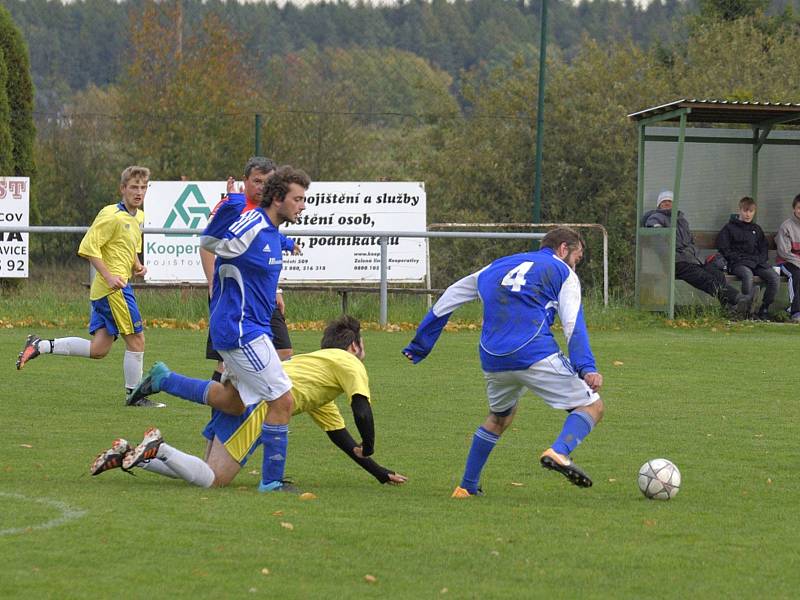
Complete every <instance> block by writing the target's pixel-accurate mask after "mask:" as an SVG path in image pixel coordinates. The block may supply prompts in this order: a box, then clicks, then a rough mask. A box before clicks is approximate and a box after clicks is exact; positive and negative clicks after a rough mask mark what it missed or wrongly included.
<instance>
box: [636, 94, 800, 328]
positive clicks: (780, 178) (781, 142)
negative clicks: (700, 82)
mask: <svg viewBox="0 0 800 600" xmlns="http://www.w3.org/2000/svg"><path fill="white" fill-rule="evenodd" d="M628 117H629V118H631V119H633V120H634V121H636V123H637V125H638V127H639V170H638V182H637V195H636V223H637V225H636V301H637V305H638V306H639V307H640V308H642V309H645V310H650V311H664V312H666V313H668V314H669V316H670V318H672V317H673V316H674V314H675V304H676V303H683V302H684V301H685V300H687V299H691V296H692V292H691V291H690V290H691V289H693V288H690V286H688V284H686V283H685V282H683V281H678V282H676V281H675V261H674V256H675V235H674V231H675V224H676V219H677V214H678V210H679V209H680V210H681V211H682V212H683V213H684V214H685V215H686V218H687V219H688V220H689V224H690V225H691V228H692V232H693V233H694V234H695V237H696V238H699V239H700V240H703V239H705V240H710V242H707V243H705V244H703V243H700V244H699V246H701V247H702V246H705V247H706V248H708V247H714V246H715V242H714V240H715V234H716V232H718V231H719V230H720V229H721V228H722V227H723V226H724V225H725V223H727V221H728V219H729V218H730V215H731V214H732V213H736V212H737V209H738V201H739V199H741V198H742V197H743V196H752V197H753V198H755V199H756V202H757V203H758V212H757V214H756V221H757V222H758V223H759V225H761V227H762V228H763V229H764V231H765V232H767V234H768V235H769V234H770V233H774V232H775V231H776V230H777V228H778V226H779V225H780V224H781V223H782V222H783V221H784V220H785V219H786V218H787V217H788V216H789V215H790V214H791V211H792V199H793V198H794V197H795V195H797V194H798V193H800V130H798V129H789V128H786V127H784V128H782V129H780V130H777V129H776V128H778V127H779V126H786V125H800V104H781V103H769V102H765V103H759V102H726V101H716V100H677V101H675V102H671V103H669V104H664V105H661V106H655V107H653V108H648V109H646V110H642V111H639V112H635V113H632V114H630V115H628ZM687 123H691V124H693V125H695V124H696V126H693V127H687ZM670 124H671V125H670ZM675 124H677V126H676V125H675ZM656 125H659V126H656ZM719 125H728V126H727V127H720V126H719ZM664 189H670V190H672V191H673V194H674V199H673V210H672V226H671V227H670V228H668V229H667V228H655V229H653V228H645V227H643V220H642V217H643V216H644V214H645V213H647V212H648V211H649V210H651V209H654V208H656V198H657V197H658V194H659V192H660V191H661V190H664ZM696 293H697V294H701V295H703V296H705V295H704V294H702V293H701V292H696ZM706 299H708V297H707V296H706Z"/></svg>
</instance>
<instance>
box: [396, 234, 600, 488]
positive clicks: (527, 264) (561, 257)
mask: <svg viewBox="0 0 800 600" xmlns="http://www.w3.org/2000/svg"><path fill="white" fill-rule="evenodd" d="M541 246H542V247H541V249H540V250H539V251H537V252H524V253H521V254H514V255H512V256H506V257H503V258H499V259H497V260H495V261H494V262H493V263H491V264H490V265H488V266H487V267H484V268H483V269H481V270H480V271H477V272H476V273H473V274H472V275H468V276H467V277H464V278H463V279H461V280H460V281H457V282H456V283H454V284H453V285H451V286H450V287H449V288H447V290H445V292H444V294H442V296H441V298H439V300H438V301H437V302H436V304H434V306H433V308H432V309H431V310H430V311H429V312H428V314H427V315H426V316H425V318H424V319H423V320H422V322H421V323H420V325H419V327H418V329H417V333H416V335H415V336H414V339H413V340H412V341H411V343H410V344H409V345H408V346H407V347H406V348H405V349H404V350H403V354H404V355H405V356H406V357H407V358H408V359H410V360H411V361H413V362H414V363H415V364H416V363H418V362H419V361H421V360H422V359H423V358H425V357H426V356H427V355H428V354H429V353H430V351H431V350H432V349H433V346H434V344H435V343H436V340H437V339H438V338H439V335H440V334H441V332H442V329H444V326H445V325H446V324H447V321H448V319H449V318H450V315H451V314H452V312H453V311H454V310H455V309H456V308H458V307H459V306H461V305H462V304H466V303H467V302H470V301H471V300H477V299H478V298H480V299H481V301H482V302H483V327H482V329H481V339H480V345H479V354H480V359H481V366H482V367H483V371H484V377H485V378H486V390H487V395H488V398H489V416H488V417H487V418H486V421H485V422H484V423H483V425H482V426H480V427H478V429H477V431H476V432H475V435H474V436H473V438H472V446H471V448H470V451H469V455H468V456H467V465H466V468H465V469H464V476H463V478H462V480H461V484H460V485H459V486H458V487H456V489H455V491H454V492H453V498H469V497H471V496H475V495H479V494H481V493H482V491H481V488H480V486H479V484H480V477H481V471H482V470H483V467H484V465H485V464H486V461H487V460H488V458H489V454H490V453H491V452H492V450H493V449H494V447H495V445H496V444H497V442H498V440H499V439H500V436H501V435H502V434H503V432H504V431H505V430H506V429H507V428H508V426H509V425H511V422H512V421H513V419H514V414H515V413H516V411H517V407H518V402H519V399H520V398H521V397H522V395H523V394H524V393H525V390H526V389H529V390H531V391H532V392H533V393H535V394H537V395H538V396H540V397H541V398H542V399H543V400H544V401H545V402H546V403H547V404H549V405H550V406H552V407H553V408H559V409H564V410H566V411H568V412H569V415H567V418H566V421H565V422H564V426H563V428H562V430H561V434H560V435H559V436H558V439H556V441H555V442H554V443H553V445H552V446H551V447H550V448H548V449H547V450H545V451H544V452H543V453H542V455H541V456H540V458H539V461H540V463H541V464H542V466H543V467H545V468H547V469H552V470H554V471H558V472H559V473H561V474H562V475H564V476H565V477H567V479H569V480H570V481H571V482H572V483H574V484H575V485H577V486H580V487H589V486H591V485H592V480H591V479H590V478H589V476H588V475H587V474H586V473H584V472H583V470H582V469H581V468H580V467H578V466H577V465H576V464H575V463H574V462H572V459H571V458H570V454H571V452H572V451H573V450H574V449H575V448H576V447H577V445H578V444H580V443H581V442H582V441H583V440H584V438H586V436H587V435H589V433H590V432H591V430H592V428H593V427H594V426H595V425H596V424H597V423H598V422H599V421H600V419H602V417H603V411H604V406H603V401H602V400H601V399H600V396H599V395H598V394H597V391H598V390H599V389H600V387H601V386H602V384H603V377H602V375H600V373H598V372H597V368H596V366H595V361H594V356H592V351H591V349H590V348H589V336H588V334H587V332H586V323H585V322H584V319H583V309H582V307H581V286H580V282H579V281H578V276H577V275H576V274H575V271H574V269H575V265H577V264H578V262H579V261H580V260H581V258H583V249H584V243H583V240H582V239H581V237H580V235H579V234H578V233H576V232H575V231H573V230H572V229H569V228H566V227H559V228H556V229H553V230H551V231H549V232H548V233H547V234H546V235H545V237H544V239H543V240H542V244H541ZM556 313H558V317H559V319H560V321H561V325H562V327H563V330H564V337H565V338H566V341H567V347H568V350H569V359H568V358H567V357H566V356H564V355H563V354H562V353H561V352H560V350H559V347H558V343H557V342H556V340H555V339H554V338H553V334H552V333H551V331H550V326H551V325H552V324H553V322H554V320H555V315H556Z"/></svg>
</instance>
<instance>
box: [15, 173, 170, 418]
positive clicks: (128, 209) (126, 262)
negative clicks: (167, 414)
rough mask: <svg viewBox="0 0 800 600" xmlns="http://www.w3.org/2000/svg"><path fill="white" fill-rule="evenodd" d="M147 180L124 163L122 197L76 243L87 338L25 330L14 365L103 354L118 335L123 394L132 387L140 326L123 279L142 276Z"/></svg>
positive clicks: (137, 372)
mask: <svg viewBox="0 0 800 600" xmlns="http://www.w3.org/2000/svg"><path fill="white" fill-rule="evenodd" d="M149 179H150V170H149V169H147V168H146V167H138V166H130V167H127V168H126V169H125V170H124V171H123V172H122V175H121V177H120V186H119V189H120V194H121V195H122V199H121V200H120V201H119V202H118V203H116V204H109V205H108V206H106V207H104V208H103V209H102V210H101V211H100V212H99V213H97V216H96V217H95V219H94V222H93V223H92V225H91V227H89V230H88V231H87V232H86V235H84V236H83V240H81V243H80V246H79V247H78V255H79V256H81V257H83V258H85V259H87V260H88V261H89V262H90V263H91V264H92V266H93V267H94V269H95V271H96V273H95V277H94V280H93V281H92V287H91V290H90V291H89V300H90V301H91V315H90V320H89V334H90V335H91V336H92V339H91V340H87V339H85V338H79V337H65V338H56V339H52V340H45V339H42V338H40V337H39V336H37V335H35V334H30V335H28V338H27V339H26V340H25V346H24V347H23V348H22V352H20V353H19V357H18V358H17V369H22V368H23V367H24V366H25V365H26V364H27V363H28V362H29V361H31V360H33V359H34V358H36V357H38V356H40V355H42V354H58V355H61V356H81V357H83V358H95V359H100V358H104V357H105V356H106V355H107V354H108V352H109V350H111V346H112V344H113V343H114V341H115V340H116V339H117V337H118V336H120V335H121V336H122V338H123V339H124V340H125V357H124V358H123V359H122V370H123V374H124V378H125V389H126V395H127V394H128V393H130V391H131V390H132V389H133V388H134V387H136V384H137V383H138V382H139V380H140V379H141V378H142V371H143V369H142V365H143V363H144V326H143V324H142V316H141V314H140V313H139V307H138V306H137V304H136V297H135V296H134V294H133V289H132V288H131V285H130V281H129V280H130V278H131V275H134V276H137V277H143V276H144V274H145V273H146V272H147V268H146V267H145V266H144V265H143V264H142V263H141V262H140V261H139V256H138V255H139V253H140V252H141V251H142V228H143V226H144V212H143V211H142V205H143V204H144V197H145V194H146V193H147V184H148V181H149ZM128 406H146V407H162V406H164V404H161V403H156V402H151V401H150V400H149V399H148V398H140V399H138V400H137V401H136V402H132V403H128Z"/></svg>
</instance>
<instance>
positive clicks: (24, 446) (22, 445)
mask: <svg viewBox="0 0 800 600" xmlns="http://www.w3.org/2000/svg"><path fill="white" fill-rule="evenodd" d="M19 447H20V448H33V446H31V445H30V444H20V445H19Z"/></svg>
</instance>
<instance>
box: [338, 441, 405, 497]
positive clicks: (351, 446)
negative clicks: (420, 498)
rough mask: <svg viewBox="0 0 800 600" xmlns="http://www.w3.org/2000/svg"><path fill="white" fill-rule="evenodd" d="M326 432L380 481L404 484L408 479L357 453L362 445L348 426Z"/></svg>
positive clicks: (348, 454) (340, 447) (343, 450)
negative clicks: (359, 444)
mask: <svg viewBox="0 0 800 600" xmlns="http://www.w3.org/2000/svg"><path fill="white" fill-rule="evenodd" d="M325 433H327V434H328V437H329V438H330V440H331V441H332V442H333V443H334V444H336V446H338V447H339V449H340V450H342V452H344V453H345V454H347V456H349V457H350V458H352V459H353V460H354V461H355V462H357V463H358V464H359V466H360V467H361V468H362V469H364V470H365V471H367V472H368V473H369V474H370V475H372V476H373V477H374V478H375V479H377V480H378V481H379V482H380V483H388V484H391V485H402V484H404V483H405V482H406V481H408V478H407V477H406V476H405V475H400V473H395V472H394V471H391V470H389V469H387V468H386V467H383V466H381V465H379V464H378V463H376V462H375V461H374V460H372V459H371V458H366V457H364V456H361V455H360V453H358V454H357V453H356V448H360V447H359V446H358V444H356V441H355V440H354V439H353V436H351V435H350V432H349V431H347V429H346V428H344V427H343V428H342V429H334V430H333V431H326V432H325Z"/></svg>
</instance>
